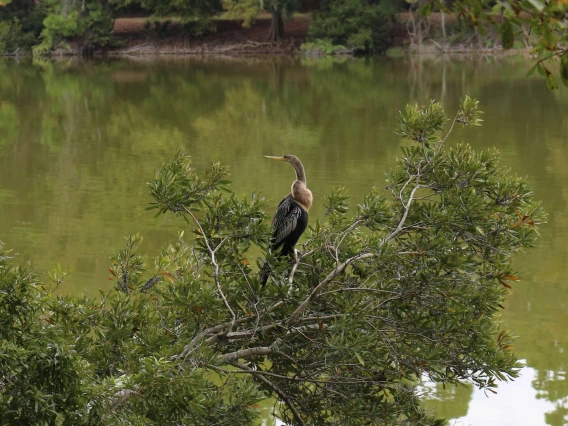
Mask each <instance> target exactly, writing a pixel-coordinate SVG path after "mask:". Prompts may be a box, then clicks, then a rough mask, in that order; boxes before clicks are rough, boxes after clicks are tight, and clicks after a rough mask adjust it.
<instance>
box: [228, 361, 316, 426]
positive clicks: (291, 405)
mask: <svg viewBox="0 0 568 426" xmlns="http://www.w3.org/2000/svg"><path fill="white" fill-rule="evenodd" d="M231 364H232V365H234V366H235V367H237V368H240V369H241V370H244V371H247V372H249V373H251V374H253V375H254V373H255V372H256V371H255V370H253V369H252V368H250V367H247V366H246V365H243V364H240V363H238V362H235V363H231ZM254 377H256V378H257V379H258V380H260V381H261V382H262V383H264V384H265V385H266V386H268V387H269V388H270V389H272V390H273V391H274V392H276V393H277V394H278V396H279V397H280V399H281V400H282V401H284V403H285V404H286V405H287V406H288V408H289V409H290V411H291V412H292V414H293V415H294V418H295V419H296V421H297V422H298V423H299V424H300V425H302V426H306V423H305V422H304V420H303V419H302V416H301V415H300V412H299V411H298V409H297V408H296V406H295V405H294V403H293V402H292V399H291V398H290V397H289V396H288V395H287V394H286V393H284V391H283V390H282V389H280V388H279V387H278V386H276V385H275V384H274V383H272V382H271V381H270V380H268V379H267V378H266V377H265V376H263V375H258V374H257V375H254Z"/></svg>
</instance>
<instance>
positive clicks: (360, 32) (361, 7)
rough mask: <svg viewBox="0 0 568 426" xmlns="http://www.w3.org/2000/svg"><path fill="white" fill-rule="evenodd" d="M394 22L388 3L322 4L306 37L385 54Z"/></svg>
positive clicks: (346, 0) (333, 0)
mask: <svg viewBox="0 0 568 426" xmlns="http://www.w3.org/2000/svg"><path fill="white" fill-rule="evenodd" d="M393 19H394V9H393V8H392V7H391V6H390V4H389V3H388V2H378V3H374V4H367V2H366V1H365V0H324V1H322V4H321V9H320V10H319V11H318V12H316V13H315V15H314V19H313V21H312V23H311V24H310V29H309V37H310V39H311V40H318V39H319V40H329V41H331V43H333V44H335V45H343V46H347V47H349V48H353V49H356V50H361V51H384V50H386V49H387V48H388V47H389V45H390V28H391V23H392V21H393Z"/></svg>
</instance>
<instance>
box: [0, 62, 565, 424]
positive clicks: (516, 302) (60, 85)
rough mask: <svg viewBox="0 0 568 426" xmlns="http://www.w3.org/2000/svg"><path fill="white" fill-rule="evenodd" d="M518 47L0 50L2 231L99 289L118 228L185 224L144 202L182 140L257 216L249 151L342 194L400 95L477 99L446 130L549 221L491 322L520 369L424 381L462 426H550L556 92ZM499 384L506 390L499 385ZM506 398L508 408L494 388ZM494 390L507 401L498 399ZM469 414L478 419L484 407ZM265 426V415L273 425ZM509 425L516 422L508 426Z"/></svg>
mask: <svg viewBox="0 0 568 426" xmlns="http://www.w3.org/2000/svg"><path fill="white" fill-rule="evenodd" d="M528 68H529V63H528V62H527V60H526V59H524V58H506V59H500V60H496V59H493V58H484V57H476V58H471V57H464V58H458V59H455V58H454V59H450V58H441V59H440V58H426V59H421V60H418V59H416V58H410V59H403V60H386V59H377V60H369V59H363V60H352V59H342V60H339V61H335V60H331V59H324V60H313V59H292V58H268V59H257V58H252V59H246V60H236V59H234V58H221V59H219V58H184V59H176V60H160V61H154V60H108V61H98V62H81V61H74V60H71V61H62V62H37V61H36V62H33V63H32V62H31V61H22V62H16V61H13V60H3V61H0V94H1V97H0V201H1V202H0V225H1V226H0V230H1V231H0V239H1V240H3V241H4V242H5V243H6V244H7V245H8V246H9V247H13V248H14V249H15V251H16V252H19V253H21V256H20V257H21V258H24V259H27V258H32V259H34V261H35V263H36V264H37V265H38V266H39V268H40V269H42V270H46V269H49V268H51V267H53V266H54V265H56V264H57V263H61V264H62V265H63V266H64V267H66V268H67V269H71V271H72V275H71V278H70V279H69V280H68V281H67V282H66V283H65V286H66V287H65V288H64V289H63V291H66V292H74V293H79V292H89V293H94V292H95V291H96V289H97V288H100V287H107V286H108V285H110V284H109V282H108V281H106V278H107V275H108V273H107V269H108V256H109V255H110V254H111V253H112V252H113V251H114V250H116V249H117V248H118V247H120V245H121V243H122V237H123V236H124V235H126V234H129V233H133V232H141V233H142V234H143V235H144V236H145V238H146V239H145V249H147V251H148V252H149V253H156V252H157V251H158V249H159V247H160V245H162V244H164V243H166V242H168V241H171V240H172V239H173V238H174V237H175V235H176V232H177V231H178V230H181V229H183V227H184V224H183V223H181V222H179V221H176V220H175V219H171V218H169V217H161V218H157V219H154V218H153V217H152V215H151V214H149V213H148V212H147V211H145V207H146V205H147V203H148V201H149V197H148V191H147V190H146V188H145V182H146V181H148V180H150V179H151V178H152V176H153V173H154V171H155V170H156V169H157V168H158V167H159V166H160V165H161V164H162V163H163V162H165V161H167V160H168V159H170V158H171V157H172V156H173V154H174V152H175V151H176V150H177V149H178V148H180V147H183V148H185V149H186V150H188V151H189V152H190V153H191V155H192V156H193V159H194V162H195V166H196V168H198V169H201V168H203V167H205V165H207V164H208V163H210V162H212V161H221V162H223V163H226V164H229V165H231V166H232V171H233V180H234V182H235V189H236V191H237V193H239V194H241V193H250V192H252V191H262V192H263V193H265V194H267V195H268V196H269V197H270V202H271V205H269V206H268V208H269V210H270V211H272V210H273V209H274V208H275V206H276V203H277V202H278V201H279V200H280V198H281V197H282V196H283V195H284V194H285V193H286V192H287V191H288V186H289V183H290V180H291V178H292V176H291V175H290V170H288V169H286V168H283V167H278V165H277V164H272V163H271V162H268V161H262V155H264V154H275V155H280V154H285V153H294V154H296V155H298V156H299V157H300V158H302V160H303V162H304V164H305V166H306V170H307V171H308V180H309V181H310V188H311V189H312V191H313V193H314V197H315V205H314V208H313V209H312V210H313V213H312V215H311V217H313V218H317V217H318V216H321V215H323V206H322V198H323V197H324V196H325V195H326V194H327V193H329V190H330V187H331V186H334V185H343V186H345V187H346V188H347V189H348V190H349V191H350V193H351V194H352V196H353V198H354V200H355V201H358V200H360V199H361V197H362V195H363V194H364V193H365V192H366V191H368V190H369V189H370V188H371V187H372V186H373V185H377V186H379V187H383V186H384V170H385V169H387V168H389V167H390V166H391V165H392V164H393V160H394V159H395V157H396V156H397V155H398V154H399V141H398V139H397V137H396V135H395V134H394V133H393V130H394V127H395V122H396V116H397V114H398V111H399V110H400V109H402V108H404V106H405V104H406V103H407V102H409V101H419V102H424V101H426V100H428V99H429V98H431V97H434V98H438V99H442V100H443V101H444V103H445V105H446V107H447V108H448V110H453V109H455V108H456V106H457V104H458V100H459V98H460V96H462V95H463V94H469V95H471V96H475V97H477V98H479V99H480V100H481V101H482V105H483V110H484V111H485V112H486V114H485V125H484V126H483V127H482V128H480V129H476V130H474V131H471V130H470V129H468V131H467V132H464V131H462V130H461V129H458V130H457V134H456V138H455V140H458V141H459V140H466V141H467V142H469V143H471V144H472V145H474V146H475V147H477V148H483V147H487V146H492V145H496V146H497V147H498V148H500V149H501V151H502V153H503V163H504V164H505V165H507V166H510V167H512V168H513V169H514V170H515V171H517V172H518V173H519V174H522V175H528V177H529V179H530V181H531V182H532V183H533V185H534V188H535V191H536V194H537V197H538V198H540V199H542V200H543V204H544V207H545V209H546V210H547V211H548V212H549V214H550V223H549V224H548V225H547V226H545V227H543V229H542V236H543V238H542V240H541V242H540V244H539V245H538V247H537V248H536V249H535V250H533V251H531V252H530V253H529V254H528V255H527V256H524V257H522V258H521V259H520V260H519V262H518V267H519V269H521V275H522V276H523V281H522V282H521V283H519V284H517V285H516V287H515V289H514V293H513V295H512V297H511V298H510V300H509V301H508V303H507V306H506V310H505V311H504V312H503V315H502V319H503V321H504V324H505V327H507V328H508V329H511V330H513V331H514V332H516V333H517V334H518V335H519V339H518V340H517V342H516V348H515V349H516V352H517V354H518V355H519V356H520V357H522V358H525V359H526V363H527V365H528V367H529V368H526V369H525V370H524V372H523V373H524V375H523V377H522V378H520V379H519V380H517V381H516V382H514V383H512V384H507V385H504V386H502V387H501V388H500V390H499V395H497V396H492V397H491V398H489V399H486V398H485V396H483V395H482V396H479V395H478V393H477V391H473V390H472V389H471V388H464V389H458V390H453V389H452V390H450V389H447V390H446V391H443V390H441V389H436V395H437V396H436V399H437V400H436V401H435V403H433V405H434V406H435V408H436V410H437V411H438V412H439V413H440V414H441V415H445V416H447V417H448V418H454V419H456V418H457V419H461V420H460V421H462V420H463V419H465V420H463V421H464V422H465V424H470V423H472V424H483V425H503V424H506V423H504V422H505V420H506V421H508V420H507V419H515V423H514V424H516V425H531V426H532V425H535V424H544V423H543V422H545V423H546V424H549V425H555V426H556V425H562V424H565V423H566V421H567V419H566V416H567V410H568V405H567V398H568V383H567V382H566V378H565V373H564V372H565V371H566V362H567V355H566V353H567V351H566V349H567V348H568V337H567V336H568V334H567V333H566V330H567V329H568V314H567V312H568V306H567V305H568V294H567V293H568V285H567V284H566V282H565V277H566V276H568V270H567V268H568V266H567V265H568V259H567V257H568V249H567V246H566V237H567V236H568V235H567V234H568V213H567V212H568V208H567V207H568V168H567V167H566V163H567V160H568V140H567V137H566V135H568V91H567V90H560V91H558V92H556V93H553V92H550V91H548V90H547V89H546V87H545V84H544V82H543V81H541V80H540V79H538V78H537V77H536V76H535V77H533V78H526V77H525V73H526V70H527V69H528ZM508 389H510V390H508ZM507 392H512V394H511V395H512V396H511V400H510V401H514V399H515V398H517V404H516V406H513V404H512V402H511V403H509V402H506V401H509V399H507V397H505V399H499V398H501V396H502V395H503V394H506V393H507ZM503 401H505V402H503ZM483 413H491V418H489V417H484V414H483ZM268 424H271V423H270V422H269V423H268ZM511 424H513V423H511Z"/></svg>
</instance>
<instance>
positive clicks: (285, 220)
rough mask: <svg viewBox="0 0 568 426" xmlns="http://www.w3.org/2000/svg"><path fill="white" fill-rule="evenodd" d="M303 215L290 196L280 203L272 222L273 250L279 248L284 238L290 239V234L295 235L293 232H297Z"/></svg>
mask: <svg viewBox="0 0 568 426" xmlns="http://www.w3.org/2000/svg"><path fill="white" fill-rule="evenodd" d="M304 214H305V212H304V211H303V210H302V208H301V207H300V206H299V205H298V204H297V203H296V202H295V201H294V199H293V198H292V196H291V195H288V196H287V197H286V198H284V199H283V200H282V201H281V202H280V204H279V205H278V209H277V210H276V214H275V215H274V219H273V220H272V248H273V249H277V248H278V247H280V246H281V245H282V244H283V243H284V241H285V240H286V238H288V237H290V236H291V235H292V234H295V232H294V231H296V230H297V227H298V222H299V221H300V219H301V218H302V215H304ZM304 229H305V227H304ZM304 229H302V230H301V232H303V231H304ZM301 232H300V233H301ZM298 237H299V235H298ZM296 241H297V238H296ZM294 244H295V242H294Z"/></svg>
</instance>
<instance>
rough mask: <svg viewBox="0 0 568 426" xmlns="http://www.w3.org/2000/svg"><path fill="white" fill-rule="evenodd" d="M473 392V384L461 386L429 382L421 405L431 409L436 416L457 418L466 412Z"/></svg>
mask: <svg viewBox="0 0 568 426" xmlns="http://www.w3.org/2000/svg"><path fill="white" fill-rule="evenodd" d="M472 394H473V385H470V384H465V385H461V386H454V385H447V386H446V389H444V388H443V385H441V384H439V383H438V384H433V385H432V384H431V385H430V386H429V387H428V392H427V393H426V394H425V396H424V399H423V404H422V405H423V407H425V409H426V410H429V409H432V410H433V411H434V412H435V413H436V416H438V417H441V418H444V419H457V418H459V417H464V416H465V415H466V414H467V410H468V406H469V401H470V400H471V396H472Z"/></svg>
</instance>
